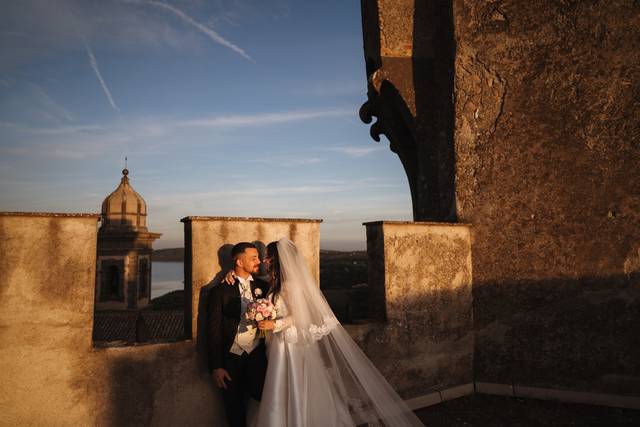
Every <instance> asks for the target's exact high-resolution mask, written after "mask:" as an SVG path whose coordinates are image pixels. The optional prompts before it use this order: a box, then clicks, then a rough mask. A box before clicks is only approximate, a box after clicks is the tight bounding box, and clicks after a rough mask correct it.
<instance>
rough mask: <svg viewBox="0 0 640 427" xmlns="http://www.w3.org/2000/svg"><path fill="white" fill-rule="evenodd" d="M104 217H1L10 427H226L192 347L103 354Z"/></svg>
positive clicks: (5, 400) (0, 362)
mask: <svg viewBox="0 0 640 427" xmlns="http://www.w3.org/2000/svg"><path fill="white" fill-rule="evenodd" d="M97 217H98V216H97V215H65V214H50V215H47V214H2V215H0V253H2V256H1V257H0V277H1V278H2V282H1V283H0V366H2V369H0V414H2V415H1V416H0V425H6V426H17V425H20V426H28V425H33V426H41V425H47V426H70V425H77V426H85V425H95V426H129V425H130V426H139V425H154V426H175V425H212V424H214V423H215V424H216V425H220V424H223V423H224V421H222V413H223V412H222V406H221V400H220V396H219V395H218V392H217V390H214V389H213V387H212V385H211V382H210V381H209V378H208V373H207V372H206V371H205V370H204V369H202V367H201V365H199V364H198V363H196V361H197V356H196V351H195V346H194V344H193V343H192V342H180V343H173V344H161V345H149V346H138V347H126V348H108V349H99V350H98V349H93V348H92V344H91V331H92V323H93V322H92V320H93V302H94V281H95V266H96V242H97Z"/></svg>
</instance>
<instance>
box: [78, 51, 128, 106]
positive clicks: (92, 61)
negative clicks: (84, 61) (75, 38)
mask: <svg viewBox="0 0 640 427" xmlns="http://www.w3.org/2000/svg"><path fill="white" fill-rule="evenodd" d="M83 42H84V47H85V49H86V50H87V55H88V56H89V64H91V68H93V71H94V72H95V73H96V77H97V78H98V81H99V82H100V86H102V91H103V92H104V94H105V95H106V97H107V100H108V101H109V104H111V107H112V108H113V109H114V110H116V111H118V112H119V111H120V108H118V106H117V105H116V103H115V101H114V100H113V96H111V92H110V91H109V88H108V87H107V83H106V82H105V81H104V79H103V78H102V74H101V73H100V68H98V61H97V60H96V57H95V56H94V55H93V51H92V50H91V47H90V46H89V43H87V41H86V40H83Z"/></svg>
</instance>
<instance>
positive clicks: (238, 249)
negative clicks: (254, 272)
mask: <svg viewBox="0 0 640 427" xmlns="http://www.w3.org/2000/svg"><path fill="white" fill-rule="evenodd" d="M248 248H253V249H255V250H258V247H257V246H256V245H254V244H253V243H249V242H240V243H238V244H236V245H234V246H233V249H231V258H233V259H234V260H235V259H238V256H240V254H243V253H244V251H246V250H247V249H248Z"/></svg>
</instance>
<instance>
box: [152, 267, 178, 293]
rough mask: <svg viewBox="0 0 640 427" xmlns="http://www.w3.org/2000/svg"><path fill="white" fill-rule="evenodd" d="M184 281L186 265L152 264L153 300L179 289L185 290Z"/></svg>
mask: <svg viewBox="0 0 640 427" xmlns="http://www.w3.org/2000/svg"><path fill="white" fill-rule="evenodd" d="M183 280H184V263H182V262H152V264H151V298H155V297H159V296H160V295H164V294H166V293H167V292H171V291H175V290H177V289H184V283H183Z"/></svg>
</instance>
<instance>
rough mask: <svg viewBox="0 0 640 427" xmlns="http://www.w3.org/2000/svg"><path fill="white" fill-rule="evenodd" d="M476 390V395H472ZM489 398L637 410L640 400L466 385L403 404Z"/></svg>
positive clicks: (418, 406)
mask: <svg viewBox="0 0 640 427" xmlns="http://www.w3.org/2000/svg"><path fill="white" fill-rule="evenodd" d="M474 389H475V391H474ZM474 393H477V394H491V395H497V396H507V397H520V398H527V399H539V400H555V401H559V402H567V403H582V404H585V405H593V406H607V407H613V408H625V409H640V396H624V395H619V394H605V393H589V392H583V391H573V390H556V389H551V388H541V387H527V386H518V385H511V384H495V383H483V382H476V383H469V384H463V385H460V386H456V387H451V388H448V389H444V390H440V391H435V392H432V393H428V394H425V395H423V396H417V397H414V398H412V399H407V400H405V402H406V404H407V406H409V408H411V410H414V411H415V410H418V409H421V408H426V407H428V406H433V405H437V404H439V403H442V402H445V401H447V400H453V399H457V398H459V397H463V396H468V395H470V394H474Z"/></svg>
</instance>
